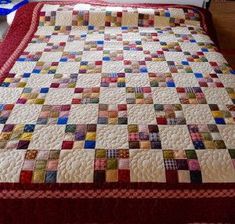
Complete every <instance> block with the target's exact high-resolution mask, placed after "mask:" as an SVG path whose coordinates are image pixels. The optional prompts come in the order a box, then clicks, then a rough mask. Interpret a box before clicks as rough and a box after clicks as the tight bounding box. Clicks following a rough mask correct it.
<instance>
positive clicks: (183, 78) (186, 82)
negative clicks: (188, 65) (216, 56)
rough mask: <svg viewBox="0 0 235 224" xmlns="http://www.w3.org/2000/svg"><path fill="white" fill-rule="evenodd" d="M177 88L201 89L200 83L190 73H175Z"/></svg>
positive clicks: (173, 75)
mask: <svg viewBox="0 0 235 224" xmlns="http://www.w3.org/2000/svg"><path fill="white" fill-rule="evenodd" d="M172 77H173V79H174V82H175V85H176V87H199V84H198V81H197V79H196V77H195V75H194V74H189V73H183V74H180V73H173V74H172Z"/></svg>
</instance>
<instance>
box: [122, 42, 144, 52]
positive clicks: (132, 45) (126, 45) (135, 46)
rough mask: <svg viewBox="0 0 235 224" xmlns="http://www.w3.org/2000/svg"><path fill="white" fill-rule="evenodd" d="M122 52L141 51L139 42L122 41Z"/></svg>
mask: <svg viewBox="0 0 235 224" xmlns="http://www.w3.org/2000/svg"><path fill="white" fill-rule="evenodd" d="M123 50H126V51H130V50H131V51H143V47H142V42H141V41H123Z"/></svg>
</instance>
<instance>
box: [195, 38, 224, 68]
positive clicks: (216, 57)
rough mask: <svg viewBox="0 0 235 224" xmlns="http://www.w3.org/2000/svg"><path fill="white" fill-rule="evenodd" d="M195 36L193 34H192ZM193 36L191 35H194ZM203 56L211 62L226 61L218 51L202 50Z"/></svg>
mask: <svg viewBox="0 0 235 224" xmlns="http://www.w3.org/2000/svg"><path fill="white" fill-rule="evenodd" d="M194 36H195V35H194ZM194 36H193V37H194ZM203 53H204V55H205V57H206V58H207V60H208V61H209V62H210V61H213V62H217V63H219V64H221V63H227V61H226V59H225V58H224V56H223V55H222V54H221V53H219V52H203Z"/></svg>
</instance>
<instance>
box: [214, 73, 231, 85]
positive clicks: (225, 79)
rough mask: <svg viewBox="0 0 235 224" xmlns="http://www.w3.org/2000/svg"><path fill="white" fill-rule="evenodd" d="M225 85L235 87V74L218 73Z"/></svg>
mask: <svg viewBox="0 0 235 224" xmlns="http://www.w3.org/2000/svg"><path fill="white" fill-rule="evenodd" d="M217 75H218V77H219V79H220V81H221V82H222V83H223V84H224V87H228V88H235V75H230V74H226V75H224V74H217Z"/></svg>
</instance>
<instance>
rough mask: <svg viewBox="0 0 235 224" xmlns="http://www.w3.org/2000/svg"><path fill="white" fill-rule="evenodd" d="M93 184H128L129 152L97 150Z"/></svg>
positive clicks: (122, 150)
mask: <svg viewBox="0 0 235 224" xmlns="http://www.w3.org/2000/svg"><path fill="white" fill-rule="evenodd" d="M94 163H95V164H94V169H95V171H94V182H95V183H104V182H130V170H129V169H130V168H129V150H127V149H106V150H105V149H97V150H96V153H95V161H94Z"/></svg>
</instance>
